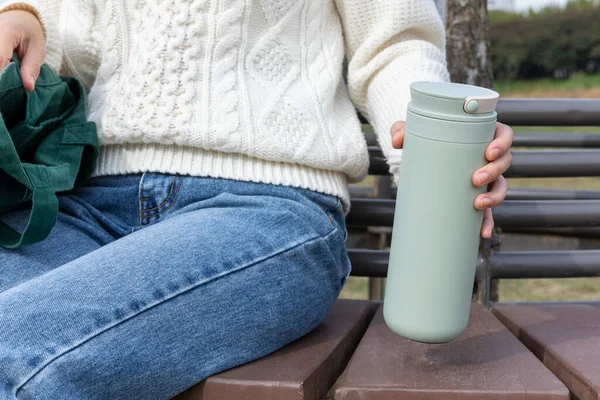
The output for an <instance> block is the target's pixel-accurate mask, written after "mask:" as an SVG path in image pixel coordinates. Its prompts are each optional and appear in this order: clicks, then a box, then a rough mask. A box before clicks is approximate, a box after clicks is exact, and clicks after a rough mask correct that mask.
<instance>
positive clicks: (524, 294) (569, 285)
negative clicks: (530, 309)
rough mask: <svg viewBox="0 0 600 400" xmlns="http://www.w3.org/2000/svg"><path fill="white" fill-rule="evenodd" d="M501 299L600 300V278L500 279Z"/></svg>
mask: <svg viewBox="0 0 600 400" xmlns="http://www.w3.org/2000/svg"><path fill="white" fill-rule="evenodd" d="M500 300H501V301H509V302H510V301H590V300H600V278H560V279H519V280H517V279H506V280H502V281H500Z"/></svg>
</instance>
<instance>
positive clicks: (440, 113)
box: [409, 82, 500, 122]
mask: <svg viewBox="0 0 600 400" xmlns="http://www.w3.org/2000/svg"><path fill="white" fill-rule="evenodd" d="M499 97H500V95H499V94H498V93H496V92H495V91H493V90H490V89H485V88H482V87H478V86H472V85H463V84H460V83H448V82H415V83H413V84H412V85H411V103H410V105H409V108H410V110H411V111H412V112H415V113H417V114H421V115H424V116H428V117H431V118H439V119H446V120H453V121H464V122H475V121H477V122H483V121H489V120H491V119H496V112H495V111H494V110H495V109H496V105H497V104H498V98H499Z"/></svg>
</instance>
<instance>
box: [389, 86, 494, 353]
mask: <svg viewBox="0 0 600 400" xmlns="http://www.w3.org/2000/svg"><path fill="white" fill-rule="evenodd" d="M497 102H498V93H496V92H494V91H492V90H488V89H484V88H480V87H476V86H469V85H461V84H456V83H433V82H417V83H414V84H412V85H411V102H410V104H409V105H408V114H407V118H406V133H405V137H404V150H403V155H402V165H401V167H400V176H399V182H398V196H397V203H396V213H395V217H394V230H393V233H392V247H391V250H390V262H389V269H388V278H387V284H386V292H385V300H384V304H383V314H384V318H385V322H386V324H387V326H388V327H389V328H390V329H391V330H392V331H393V332H395V333H397V334H398V335H401V336H403V337H406V338H408V339H412V340H415V341H419V342H426V343H444V342H449V341H451V340H453V339H455V338H456V337H458V336H459V335H460V334H461V333H462V332H463V331H464V329H465V328H466V326H467V323H468V320H469V312H470V306H471V296H472V292H473V282H474V278H475V267H476V264H477V254H478V249H479V240H480V239H479V237H480V231H481V224H482V220H483V212H482V211H478V210H477V209H476V208H475V206H474V201H475V198H476V197H477V196H478V195H479V194H481V193H483V192H484V191H485V188H477V187H475V185H474V184H473V182H472V176H473V173H474V172H475V171H476V170H477V169H479V168H481V167H482V166H484V165H485V164H486V160H485V150H486V147H487V146H488V144H489V143H490V142H491V141H492V140H493V138H494V131H495V126H496V117H497V115H496V112H495V111H494V110H495V108H496V104H497Z"/></svg>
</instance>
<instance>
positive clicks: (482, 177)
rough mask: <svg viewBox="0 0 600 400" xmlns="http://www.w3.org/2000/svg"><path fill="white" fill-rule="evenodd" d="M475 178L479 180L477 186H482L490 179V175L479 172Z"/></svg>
mask: <svg viewBox="0 0 600 400" xmlns="http://www.w3.org/2000/svg"><path fill="white" fill-rule="evenodd" d="M477 178H478V179H479V184H480V185H483V184H484V183H487V181H488V180H489V179H490V174H488V173H487V172H481V173H480V174H479V175H478V177H477Z"/></svg>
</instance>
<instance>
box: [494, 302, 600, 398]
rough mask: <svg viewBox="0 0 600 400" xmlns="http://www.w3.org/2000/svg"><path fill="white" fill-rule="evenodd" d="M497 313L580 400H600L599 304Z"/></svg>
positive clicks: (528, 307) (507, 307)
mask: <svg viewBox="0 0 600 400" xmlns="http://www.w3.org/2000/svg"><path fill="white" fill-rule="evenodd" d="M494 313H495V314H496V316H497V317H498V319H500V321H502V322H503V323H504V324H505V325H506V326H507V327H508V328H509V329H510V330H511V331H512V332H513V333H514V334H515V335H516V336H517V337H518V338H519V339H520V340H521V341H522V342H523V343H524V344H525V345H526V346H527V347H529V349H530V350H531V351H532V352H533V353H534V354H535V355H536V356H538V358H539V359H540V360H542V361H543V362H544V364H545V365H546V366H547V367H548V368H549V369H550V370H551V371H552V372H553V373H554V374H555V375H556V376H558V377H559V378H560V380H562V381H563V382H564V383H565V385H567V387H568V388H569V389H570V390H571V391H572V392H573V393H574V394H575V395H576V396H577V397H578V398H579V399H581V400H588V399H594V400H597V399H600V307H599V306H598V305H597V304H594V305H592V304H590V305H586V304H535V305H533V304H531V305H530V304H527V305H525V304H521V305H499V306H497V307H495V309H494Z"/></svg>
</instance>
